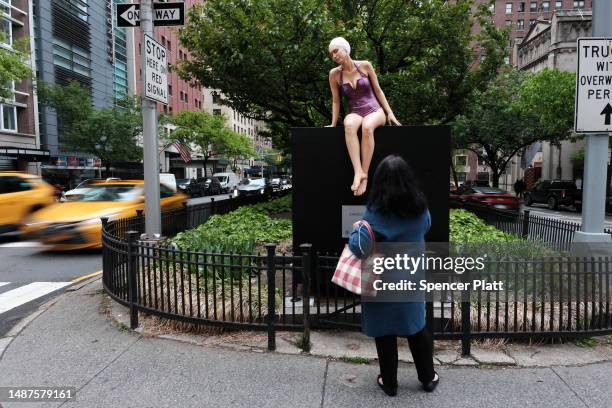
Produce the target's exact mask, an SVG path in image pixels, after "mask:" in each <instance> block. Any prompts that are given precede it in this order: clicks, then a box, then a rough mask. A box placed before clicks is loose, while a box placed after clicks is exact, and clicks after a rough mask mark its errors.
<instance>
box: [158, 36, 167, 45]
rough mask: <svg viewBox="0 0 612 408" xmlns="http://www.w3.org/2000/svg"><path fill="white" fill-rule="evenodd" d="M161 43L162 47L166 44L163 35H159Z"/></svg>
mask: <svg viewBox="0 0 612 408" xmlns="http://www.w3.org/2000/svg"><path fill="white" fill-rule="evenodd" d="M159 42H160V43H161V45H162V47H165V46H166V37H164V36H163V35H162V36H161V40H160V41H159Z"/></svg>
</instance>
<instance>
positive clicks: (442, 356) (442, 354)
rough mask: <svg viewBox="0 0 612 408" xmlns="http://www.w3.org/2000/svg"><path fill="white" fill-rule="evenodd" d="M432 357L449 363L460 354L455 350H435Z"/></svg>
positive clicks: (443, 362)
mask: <svg viewBox="0 0 612 408" xmlns="http://www.w3.org/2000/svg"><path fill="white" fill-rule="evenodd" d="M434 357H435V358H437V359H438V360H439V361H440V363H442V364H451V363H452V362H453V361H455V360H457V359H459V358H460V357H461V356H460V355H459V353H458V352H456V351H455V350H440V351H436V352H435V354H434Z"/></svg>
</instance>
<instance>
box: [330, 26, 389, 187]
mask: <svg viewBox="0 0 612 408" xmlns="http://www.w3.org/2000/svg"><path fill="white" fill-rule="evenodd" d="M329 55H330V57H331V59H333V60H334V62H335V63H336V64H338V66H337V67H336V68H333V69H332V70H331V71H329V86H330V88H331V92H332V102H333V103H332V123H331V126H336V124H337V122H338V116H339V114H340V91H342V94H343V95H344V96H345V98H346V101H347V103H348V106H349V108H350V111H351V113H349V114H348V115H346V117H345V118H344V137H345V141H346V148H347V150H348V153H349V157H350V158H351V163H352V164H353V170H354V172H355V177H354V178H353V184H352V185H351V190H352V191H353V194H354V195H356V196H360V195H362V194H363V193H365V191H366V188H367V185H368V169H369V168H370V162H371V161H372V154H373V153H374V130H375V129H376V128H377V127H379V126H382V125H384V124H385V120H387V121H388V122H389V123H390V124H394V125H400V123H399V122H398V120H397V119H396V118H395V115H394V114H393V111H392V110H391V107H390V106H389V103H388V102H387V98H385V94H384V93H383V91H382V89H380V85H379V84H378V79H377V78H376V73H375V72H374V68H373V67H372V64H370V63H369V62H368V61H354V60H352V59H351V56H350V55H351V46H350V45H349V43H348V41H346V40H345V39H344V38H342V37H336V38H334V39H333V40H331V42H330V43H329ZM385 113H386V116H385ZM359 127H361V146H359V139H358V138H357V131H358V130H359Z"/></svg>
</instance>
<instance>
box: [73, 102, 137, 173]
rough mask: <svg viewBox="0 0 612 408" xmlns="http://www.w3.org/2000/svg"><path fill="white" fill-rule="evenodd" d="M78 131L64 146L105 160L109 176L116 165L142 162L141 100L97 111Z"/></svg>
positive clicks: (80, 125) (103, 161)
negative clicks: (140, 139)
mask: <svg viewBox="0 0 612 408" xmlns="http://www.w3.org/2000/svg"><path fill="white" fill-rule="evenodd" d="M76 129H77V130H76V131H74V132H71V133H69V137H67V138H66V139H65V140H64V142H63V143H65V144H66V145H68V146H70V147H72V148H76V147H78V148H80V150H81V151H83V152H87V153H91V154H93V155H95V156H97V157H99V158H100V159H102V163H103V164H104V167H105V168H106V174H109V169H110V168H111V167H112V166H113V165H114V164H116V163H119V162H127V161H140V160H142V147H141V146H139V145H138V139H139V137H140V135H142V114H141V111H140V104H139V100H138V99H137V98H129V99H127V100H125V102H124V103H123V106H121V107H119V106H113V107H111V108H102V109H100V110H93V111H92V114H91V115H90V116H89V117H88V118H87V119H86V120H83V121H80V122H78V123H77V126H76Z"/></svg>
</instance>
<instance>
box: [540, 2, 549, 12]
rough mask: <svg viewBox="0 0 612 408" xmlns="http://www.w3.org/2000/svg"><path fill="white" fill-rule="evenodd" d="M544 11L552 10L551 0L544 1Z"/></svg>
mask: <svg viewBox="0 0 612 408" xmlns="http://www.w3.org/2000/svg"><path fill="white" fill-rule="evenodd" d="M542 11H550V1H543V2H542Z"/></svg>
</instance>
